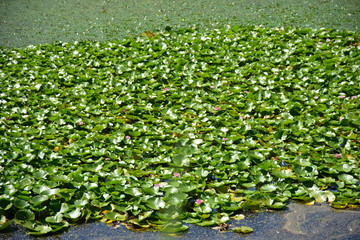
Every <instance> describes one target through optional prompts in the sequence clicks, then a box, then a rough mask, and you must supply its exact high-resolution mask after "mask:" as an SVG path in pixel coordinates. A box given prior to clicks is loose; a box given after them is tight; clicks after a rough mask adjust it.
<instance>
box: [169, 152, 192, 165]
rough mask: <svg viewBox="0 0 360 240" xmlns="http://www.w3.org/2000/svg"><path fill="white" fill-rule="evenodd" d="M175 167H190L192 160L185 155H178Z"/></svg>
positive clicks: (175, 158)
mask: <svg viewBox="0 0 360 240" xmlns="http://www.w3.org/2000/svg"><path fill="white" fill-rule="evenodd" d="M173 162H174V164H175V166H178V167H185V166H189V164H190V159H189V158H188V157H187V156H186V155H185V154H178V155H176V156H175V157H174V158H173Z"/></svg>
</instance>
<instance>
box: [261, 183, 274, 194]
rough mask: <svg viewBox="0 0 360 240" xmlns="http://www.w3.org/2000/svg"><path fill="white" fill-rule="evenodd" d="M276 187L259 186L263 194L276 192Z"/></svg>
mask: <svg viewBox="0 0 360 240" xmlns="http://www.w3.org/2000/svg"><path fill="white" fill-rule="evenodd" d="M276 189H277V187H276V186H275V184H265V185H263V186H261V188H260V190H262V191H264V192H274V191H276Z"/></svg>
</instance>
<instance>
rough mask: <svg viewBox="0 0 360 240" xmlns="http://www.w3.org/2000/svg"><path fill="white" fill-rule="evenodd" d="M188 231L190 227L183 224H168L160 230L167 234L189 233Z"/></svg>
mask: <svg viewBox="0 0 360 240" xmlns="http://www.w3.org/2000/svg"><path fill="white" fill-rule="evenodd" d="M188 229H189V227H188V226H186V225H184V224H182V223H181V222H173V223H168V224H166V225H165V226H164V227H162V228H161V229H160V230H161V231H162V232H166V233H176V232H184V231H187V230H188Z"/></svg>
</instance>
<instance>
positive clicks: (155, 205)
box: [146, 197, 166, 210]
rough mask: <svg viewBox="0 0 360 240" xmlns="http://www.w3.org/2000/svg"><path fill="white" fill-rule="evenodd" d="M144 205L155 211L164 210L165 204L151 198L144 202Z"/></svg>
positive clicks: (155, 198) (158, 199)
mask: <svg viewBox="0 0 360 240" xmlns="http://www.w3.org/2000/svg"><path fill="white" fill-rule="evenodd" d="M146 204H147V205H148V206H149V207H150V208H152V209H155V210H158V209H162V208H165V206H166V203H165V202H164V201H163V200H162V199H161V198H159V197H152V198H149V199H148V200H147V201H146Z"/></svg>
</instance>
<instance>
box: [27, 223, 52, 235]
mask: <svg viewBox="0 0 360 240" xmlns="http://www.w3.org/2000/svg"><path fill="white" fill-rule="evenodd" d="M51 231H52V228H51V227H50V226H48V225H37V226H36V227H35V228H31V230H30V231H29V234H30V235H43V234H46V233H49V232H51Z"/></svg>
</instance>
